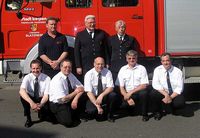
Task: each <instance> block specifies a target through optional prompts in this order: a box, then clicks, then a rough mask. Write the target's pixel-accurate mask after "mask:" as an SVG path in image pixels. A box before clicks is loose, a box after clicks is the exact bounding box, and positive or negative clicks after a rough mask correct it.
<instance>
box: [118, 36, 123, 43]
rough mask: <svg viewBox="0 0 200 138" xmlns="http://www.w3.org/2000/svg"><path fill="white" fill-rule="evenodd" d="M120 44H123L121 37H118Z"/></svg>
mask: <svg viewBox="0 0 200 138" xmlns="http://www.w3.org/2000/svg"><path fill="white" fill-rule="evenodd" d="M119 41H120V44H121V43H122V42H123V40H122V36H120V37H119Z"/></svg>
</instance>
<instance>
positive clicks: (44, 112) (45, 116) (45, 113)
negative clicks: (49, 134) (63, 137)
mask: <svg viewBox="0 0 200 138" xmlns="http://www.w3.org/2000/svg"><path fill="white" fill-rule="evenodd" d="M29 97H30V98H31V99H32V100H33V101H34V102H36V103H38V102H37V101H36V100H35V98H34V97H31V96H30V95H29ZM41 99H42V98H40V99H39V101H41ZM20 100H21V103H22V106H23V108H24V116H26V117H27V119H28V120H31V112H30V108H31V107H30V104H29V103H28V102H27V101H26V100H24V99H23V98H22V97H21V96H20ZM51 117H52V114H51V112H50V109H49V103H48V102H47V103H45V104H44V106H43V107H42V108H41V109H40V110H39V111H38V118H39V119H41V120H49V121H50V119H51Z"/></svg>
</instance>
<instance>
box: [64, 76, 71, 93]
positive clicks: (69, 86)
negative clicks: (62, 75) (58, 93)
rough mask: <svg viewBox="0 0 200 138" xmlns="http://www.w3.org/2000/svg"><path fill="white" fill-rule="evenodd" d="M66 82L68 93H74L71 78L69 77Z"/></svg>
mask: <svg viewBox="0 0 200 138" xmlns="http://www.w3.org/2000/svg"><path fill="white" fill-rule="evenodd" d="M66 80H67V85H68V93H69V94H70V93H71V92H72V91H73V89H72V86H71V83H70V81H69V77H67V78H66Z"/></svg>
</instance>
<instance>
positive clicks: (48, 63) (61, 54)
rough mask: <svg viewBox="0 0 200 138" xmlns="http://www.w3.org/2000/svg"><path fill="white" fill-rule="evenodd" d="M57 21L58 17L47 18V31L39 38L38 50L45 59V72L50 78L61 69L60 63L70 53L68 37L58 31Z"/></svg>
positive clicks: (43, 59)
mask: <svg viewBox="0 0 200 138" xmlns="http://www.w3.org/2000/svg"><path fill="white" fill-rule="evenodd" d="M57 23H58V19H57V18H55V17H49V18H47V21H46V28H47V32H46V33H45V34H44V35H43V36H42V37H41V38H40V40H39V48H38V51H39V56H40V58H41V59H42V61H43V62H42V64H43V73H45V74H47V75H48V76H49V77H50V78H53V76H55V75H56V74H57V73H58V72H59V71H60V69H59V64H60V62H61V61H62V60H63V59H65V58H66V57H67V55H68V52H67V51H68V44H67V39H66V37H65V36H64V35H63V34H61V33H59V32H57V30H56V29H57Z"/></svg>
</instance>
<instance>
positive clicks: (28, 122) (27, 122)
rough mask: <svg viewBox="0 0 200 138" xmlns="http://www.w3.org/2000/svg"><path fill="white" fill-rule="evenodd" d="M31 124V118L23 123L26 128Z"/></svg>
mask: <svg viewBox="0 0 200 138" xmlns="http://www.w3.org/2000/svg"><path fill="white" fill-rule="evenodd" d="M32 125H33V122H32V121H31V120H26V123H25V124H24V126H25V127H26V128H29V127H31V126H32Z"/></svg>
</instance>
